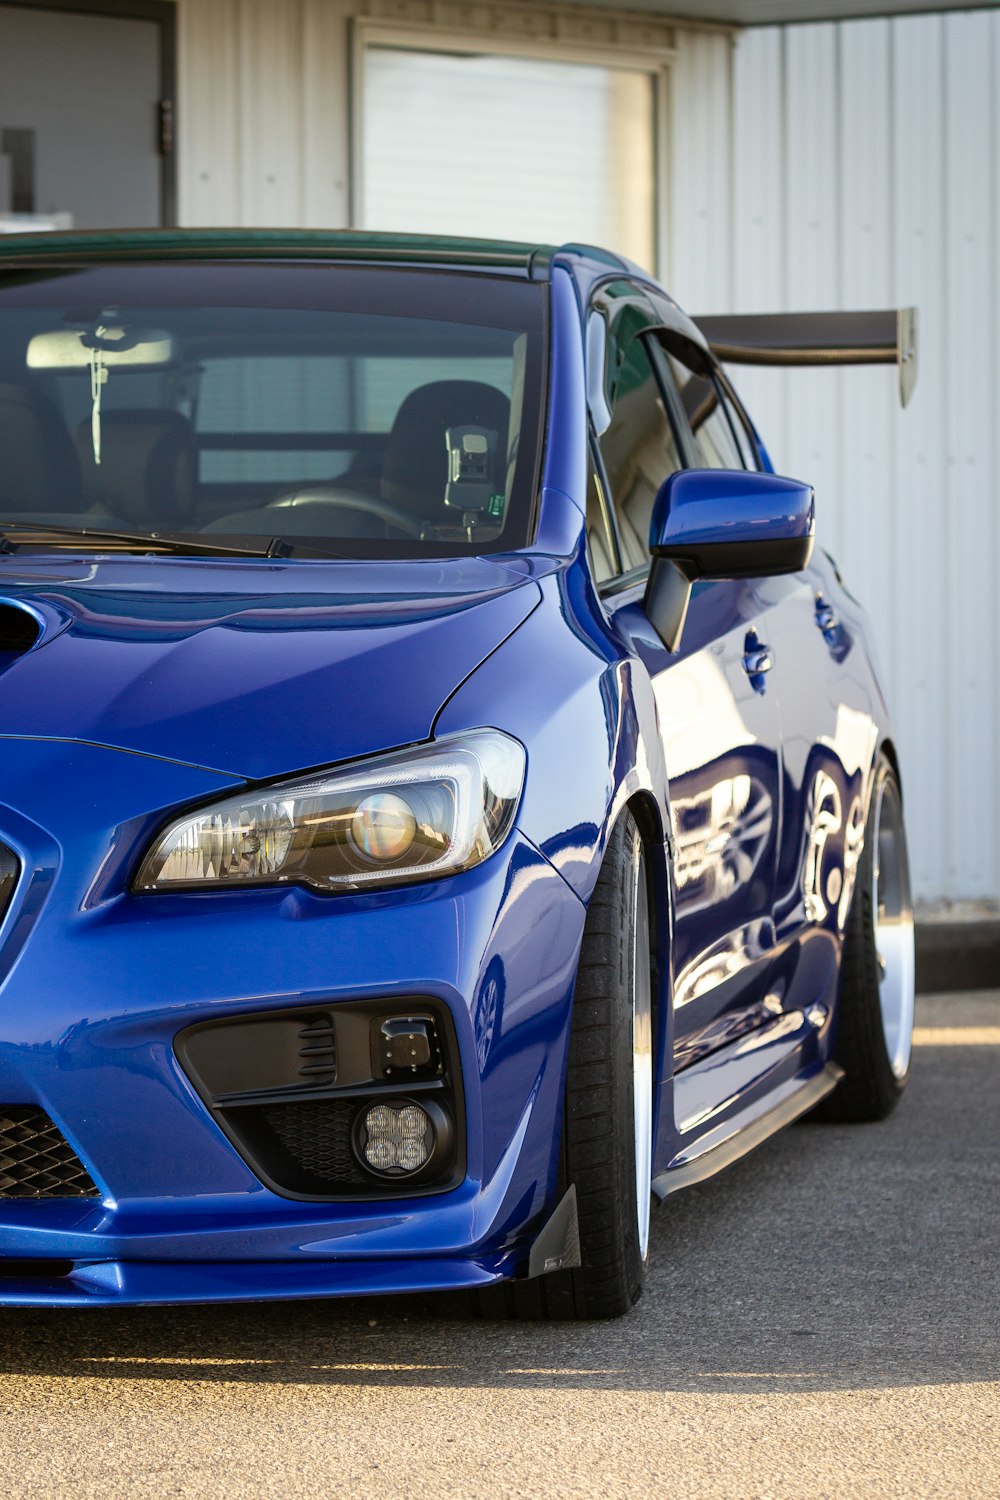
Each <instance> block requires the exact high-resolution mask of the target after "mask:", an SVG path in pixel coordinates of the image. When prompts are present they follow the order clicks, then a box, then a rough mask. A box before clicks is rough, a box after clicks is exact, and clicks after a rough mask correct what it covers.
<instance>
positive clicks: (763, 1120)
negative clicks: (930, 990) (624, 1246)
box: [652, 1063, 844, 1202]
mask: <svg viewBox="0 0 1000 1500" xmlns="http://www.w3.org/2000/svg"><path fill="white" fill-rule="evenodd" d="M843 1076H844V1070H843V1068H840V1067H838V1066H837V1064H836V1063H827V1065H826V1067H825V1068H823V1070H822V1071H821V1072H819V1073H815V1074H814V1075H813V1077H812V1078H810V1079H808V1080H807V1081H806V1082H805V1083H804V1084H803V1085H802V1087H801V1088H799V1089H796V1090H795V1093H794V1094H790V1095H789V1096H788V1098H787V1099H782V1100H781V1102H780V1104H776V1105H775V1106H774V1108H773V1109H769V1110H768V1111H767V1112H766V1114H763V1115H760V1116H758V1118H757V1119H756V1120H754V1121H753V1122H752V1123H751V1124H749V1125H747V1126H746V1128H745V1129H743V1130H736V1131H734V1132H733V1134H732V1135H731V1136H729V1137H728V1138H727V1139H726V1140H724V1141H722V1142H721V1143H720V1144H719V1145H718V1146H713V1147H712V1149H711V1150H709V1151H706V1152H705V1153H704V1155H702V1156H697V1157H695V1159H694V1160H693V1161H687V1162H684V1163H683V1165H681V1166H677V1167H668V1168H667V1170H666V1171H665V1172H659V1173H658V1174H657V1175H656V1176H655V1177H654V1178H653V1182H652V1188H653V1192H654V1193H655V1194H656V1196H657V1198H659V1199H660V1200H661V1202H662V1200H663V1199H664V1198H667V1197H669V1195H670V1194H671V1193H676V1192H679V1191H680V1189H681V1188H686V1187H691V1186H692V1185H693V1184H694V1183H696V1182H704V1181H705V1180H706V1179H707V1178H709V1177H714V1176H715V1174H716V1172H721V1171H722V1170H723V1168H724V1167H728V1166H730V1165H731V1163H732V1162H734V1161H739V1159H740V1157H741V1156H746V1155H747V1153H748V1152H749V1151H752V1150H753V1149H754V1147H755V1146H759V1145H761V1144H762V1142H764V1141H766V1140H768V1139H769V1137H770V1136H772V1135H774V1134H775V1133H776V1132H777V1131H779V1130H781V1129H783V1128H784V1126H786V1125H791V1124H792V1122H793V1121H794V1120H798V1119H800V1118H801V1116H802V1115H804V1114H807V1113H808V1111H809V1110H811V1109H812V1108H813V1107H814V1105H817V1104H818V1103H819V1102H820V1100H821V1099H825V1098H826V1096H827V1094H830V1093H832V1092H833V1090H834V1089H835V1088H836V1087H837V1084H838V1083H839V1082H840V1080H841V1079H842V1078H843Z"/></svg>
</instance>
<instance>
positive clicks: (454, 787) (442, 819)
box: [135, 729, 525, 891]
mask: <svg viewBox="0 0 1000 1500" xmlns="http://www.w3.org/2000/svg"><path fill="white" fill-rule="evenodd" d="M524 764H525V755H524V749H523V748H522V746H521V745H519V744H518V742H517V740H514V739H511V738H510V736H509V735H506V734H501V733H500V731H499V730H496V729H477V730H475V731H473V732H472V733H470V734H463V735H455V736H454V737H452V738H449V739H443V740H438V741H437V742H436V743H435V744H433V745H427V746H425V747H422V748H421V749H419V750H408V751H403V752H399V753H397V754H394V755H381V756H378V757H373V758H372V759H370V760H367V761H365V762H363V763H360V764H358V765H355V766H351V767H346V768H344V769H343V770H339V771H331V772H329V773H327V774H324V775H318V776H311V777H308V778H307V779H305V780H299V781H285V782H281V783H278V784H275V785H272V786H268V787H259V788H257V789H256V790H255V791H251V792H245V793H243V794H242V795H240V796H237V797H229V798H227V799H226V801H224V802H216V803H213V804H212V805H211V806H210V807H203V808H200V809H199V810H198V811H197V812H195V813H191V814H190V815H189V816H187V817H185V818H180V819H178V820H177V822H175V823H172V824H171V825H170V827H169V828H167V829H165V831H164V832H163V833H162V834H161V835H160V836H159V838H158V839H157V841H156V843H155V844H154V846H153V848H152V849H151V850H150V852H149V853H148V854H147V855H146V858H145V859H144V860H143V863H142V867H141V869H140V870H139V873H138V875H137V876H136V880H135V888H136V889H137V890H140V891H168V890H177V889H178V888H180V887H182V886H187V887H189V888H197V889H199V890H201V889H205V888H206V887H219V886H236V885H283V884H291V883H297V884H301V885H308V886H312V887H313V888H314V889H315V890H320V891H338V890H362V889H368V888H371V887H373V886H383V885H397V884H400V883H402V882H405V881H414V880H431V879H434V878H435V877H437V876H439V875H454V874H457V872H458V871H459V870H468V869H469V868H470V867H471V866H472V865H477V864H479V863H480V861H481V860H484V859H486V858H487V857H488V856H489V855H490V854H492V853H493V851H494V850H495V849H498V848H499V847H500V845H501V844H502V843H503V841H504V839H505V838H506V837H507V834H508V833H509V832H510V829H511V825H512V824H513V822H514V814H515V812H516V811H517V804H518V800H519V798H520V796H521V788H522V786H523V784H524Z"/></svg>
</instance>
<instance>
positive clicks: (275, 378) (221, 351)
mask: <svg viewBox="0 0 1000 1500" xmlns="http://www.w3.org/2000/svg"><path fill="white" fill-rule="evenodd" d="M194 311H195V310H192V309H187V308H185V309H182V310H180V311H178V310H177V309H171V310H170V313H169V314H167V315H166V318H165V315H164V313H163V311H162V310H161V311H158V312H156V313H151V314H148V315H147V314H142V315H141V322H140V321H133V318H136V319H137V318H138V316H139V315H135V314H130V316H129V318H128V319H127V320H126V319H125V318H123V317H121V316H119V318H118V319H117V321H116V322H115V323H114V324H112V323H111V322H110V319H109V321H108V323H107V324H105V323H103V322H101V321H100V320H97V319H94V318H93V317H92V318H91V319H90V321H89V322H86V323H84V322H83V320H78V321H71V319H70V316H69V315H66V314H53V315H52V316H50V317H49V318H48V320H47V321H46V320H38V321H36V323H35V324H34V325H33V327H32V328H30V329H29V330H28V336H27V338H25V337H24V335H23V334H22V335H21V338H20V341H19V346H18V347H17V348H16V349H15V350H14V351H13V354H14V357H13V358H12V357H11V349H10V344H9V343H8V344H7V346H6V348H5V349H3V350H2V351H0V360H2V362H0V519H3V520H6V521H7V522H8V523H9V524H11V523H15V524H25V523H36V524H39V525H41V524H43V523H44V524H50V525H64V526H76V527H85V528H87V529H90V528H94V529H101V528H104V529H107V530H111V529H114V528H119V529H120V528H123V527H128V528H132V529H135V530H142V531H160V530H162V531H164V532H168V533H178V532H180V533H183V534H188V533H206V534H211V535H224V534H228V535H238V536H241V537H246V536H249V537H256V536H261V537H264V536H266V537H273V536H275V535H281V536H291V537H314V538H360V539H367V540H374V541H377V540H380V539H403V540H407V541H417V542H428V541H431V542H441V541H445V542H452V541H453V542H458V543H464V542H468V543H476V544H482V543H483V542H489V541H495V540H496V539H497V538H499V537H500V536H501V535H502V533H503V530H504V523H505V519H506V517H507V513H508V508H509V502H510V499H511V496H512V493H513V490H514V485H515V479H516V477H517V470H518V456H519V451H520V438H521V431H522V425H523V418H524V407H525V364H526V354H527V344H528V338H527V336H526V335H524V334H517V333H514V332H512V331H510V330H498V329H493V328H484V329H475V328H469V327H468V326H466V325H446V324H442V323H437V324H434V323H431V322H429V321H423V320H417V319H410V320H405V319H399V318H379V317H377V316H368V315H364V316H359V315H353V314H347V315H343V314H315V315H313V316H312V318H311V319H310V320H309V326H308V328H301V329H299V328H295V329H292V330H290V331H289V330H288V329H282V328H281V327H280V323H281V318H282V316H284V317H285V318H286V319H287V318H291V319H292V320H294V321H297V322H298V323H299V324H301V323H302V321H303V320H302V317H301V315H296V314H294V313H288V312H287V311H286V310H280V311H279V312H275V311H273V310H266V311H265V312H264V313H260V312H259V311H257V310H253V309H235V310H234V309H226V310H224V312H223V315H222V316H221V317H220V318H219V319H218V322H219V324H220V325H221V326H219V327H218V328H217V329H212V330H210V331H209V332H208V333H206V332H205V330H204V327H202V329H200V330H199V329H198V328H197V327H196V326H193V325H195V324H196V321H197V320H196V319H195V318H194V317H193V312H194ZM171 315H172V320H173V324H174V326H173V327H167V328H163V327H161V326H156V327H155V328H154V327H152V326H150V325H151V324H152V322H153V321H155V322H156V323H157V324H158V325H159V324H163V323H164V321H166V319H167V318H170V317H171ZM147 319H148V321H147ZM324 320H326V321H327V322H328V323H329V325H330V326H329V327H328V328H326V329H324V327H323V326H322V325H323V323H324ZM67 323H70V326H69V327H68V328H67V327H66V324H67ZM261 323H263V324H265V325H267V324H268V323H270V324H271V325H272V326H271V327H267V326H265V327H263V328H262V327H261V326H259V325H260V324H261ZM39 324H40V326H39ZM359 324H360V325H363V326H360V327H359V326H358V325H359ZM53 325H55V326H53ZM345 325H346V326H345ZM36 330H37V331H36ZM430 377H433V378H430ZM529 458H530V459H533V456H532V455H529Z"/></svg>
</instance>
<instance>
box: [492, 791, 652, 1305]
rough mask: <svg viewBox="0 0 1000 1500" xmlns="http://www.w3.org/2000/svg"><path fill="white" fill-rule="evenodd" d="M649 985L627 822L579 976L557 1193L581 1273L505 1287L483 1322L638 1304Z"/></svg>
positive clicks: (636, 836)
mask: <svg viewBox="0 0 1000 1500" xmlns="http://www.w3.org/2000/svg"><path fill="white" fill-rule="evenodd" d="M652 1000H653V982H652V954H651V944H650V921H649V893H648V886H647V880H646V860H645V855H644V852H643V845H642V838H641V835H640V833H639V829H638V826H637V824H636V822H635V819H634V818H633V817H632V815H631V814H630V813H626V814H625V816H624V817H622V818H620V819H619V821H618V823H617V825H616V827H615V830H614V832H613V834H612V836H611V839H610V841H609V844H608V850H607V854H606V856H605V860H604V865H603V867H602V869H601V874H600V877H599V879H598V882H597V886H596V889H595V891H594V894H593V896H592V898H591V902H590V906H589V908H588V911H587V921H586V925H585V928H584V935H583V946H582V949H581V953H580V964H579V968H578V970H577V979H576V988H575V992H574V999H573V1019H572V1024H571V1029H570V1042H569V1061H568V1064H567V1072H566V1100H565V1107H564V1116H563V1139H562V1150H561V1166H560V1179H561V1181H560V1195H561V1194H562V1192H564V1191H565V1190H566V1188H567V1187H568V1186H569V1184H571V1183H572V1184H574V1185H575V1187H576V1194H577V1213H578V1219H579V1229H580V1255H581V1265H580V1266H579V1267H578V1268H577V1269H575V1270H572V1271H557V1272H554V1273H552V1274H550V1275H548V1276H541V1277H537V1278H536V1279H534V1280H532V1281H524V1282H508V1283H506V1284H505V1285H504V1286H501V1287H497V1288H495V1289H491V1292H490V1293H488V1294H487V1295H486V1296H485V1297H482V1296H481V1298H480V1306H481V1308H482V1310H483V1311H485V1312H487V1313H489V1314H494V1315H495V1314H500V1315H501V1316H504V1315H506V1316H514V1317H543V1318H613V1317H618V1316H619V1315H620V1314H621V1313H625V1312H628V1310H629V1308H630V1307H632V1306H633V1305H634V1304H635V1303H636V1302H637V1301H638V1300H639V1298H640V1297H641V1296H642V1291H643V1286H644V1284H645V1279H646V1260H647V1255H648V1250H649V1216H650V1179H651V1175H652V1147H653V1017H652V1011H653V1004H652Z"/></svg>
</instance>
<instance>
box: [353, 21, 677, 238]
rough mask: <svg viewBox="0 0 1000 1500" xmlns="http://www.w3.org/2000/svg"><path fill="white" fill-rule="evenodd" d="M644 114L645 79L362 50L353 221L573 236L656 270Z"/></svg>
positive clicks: (370, 225) (650, 142)
mask: <svg viewBox="0 0 1000 1500" xmlns="http://www.w3.org/2000/svg"><path fill="white" fill-rule="evenodd" d="M654 118H655V109H654V82H653V78H652V76H651V75H650V74H648V73H645V72H637V71H632V70H630V69H626V68H608V67H596V66H592V65H590V64H577V63H561V62H548V61H539V60H536V59H533V58H523V57H498V56H490V55H486V56H483V55H477V56H464V55H459V54H454V53H445V52H431V51H414V50H408V49H404V48H401V47H388V46H370V47H368V48H366V49H365V54H364V95H363V112H362V150H361V181H360V191H359V198H360V203H359V210H360V211H359V214H358V219H359V223H360V225H361V227H363V228H367V229H395V230H409V231H414V232H428V233H436V234H462V235H481V236H485V237H487V238H502V239H523V240H536V241H542V242H553V243H556V244H558V243H561V242H564V241H567V240H578V241H580V240H582V241H588V242H590V243H594V244H598V245H605V246H607V247H608V248H609V249H614V250H618V251H620V252H621V253H623V254H625V255H628V256H631V258H632V259H633V260H637V261H639V263H640V264H642V265H645V266H649V267H652V266H653V265H654V263H655V259H656V256H655V219H656V213H655V193H654V180H655V179H654Z"/></svg>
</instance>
